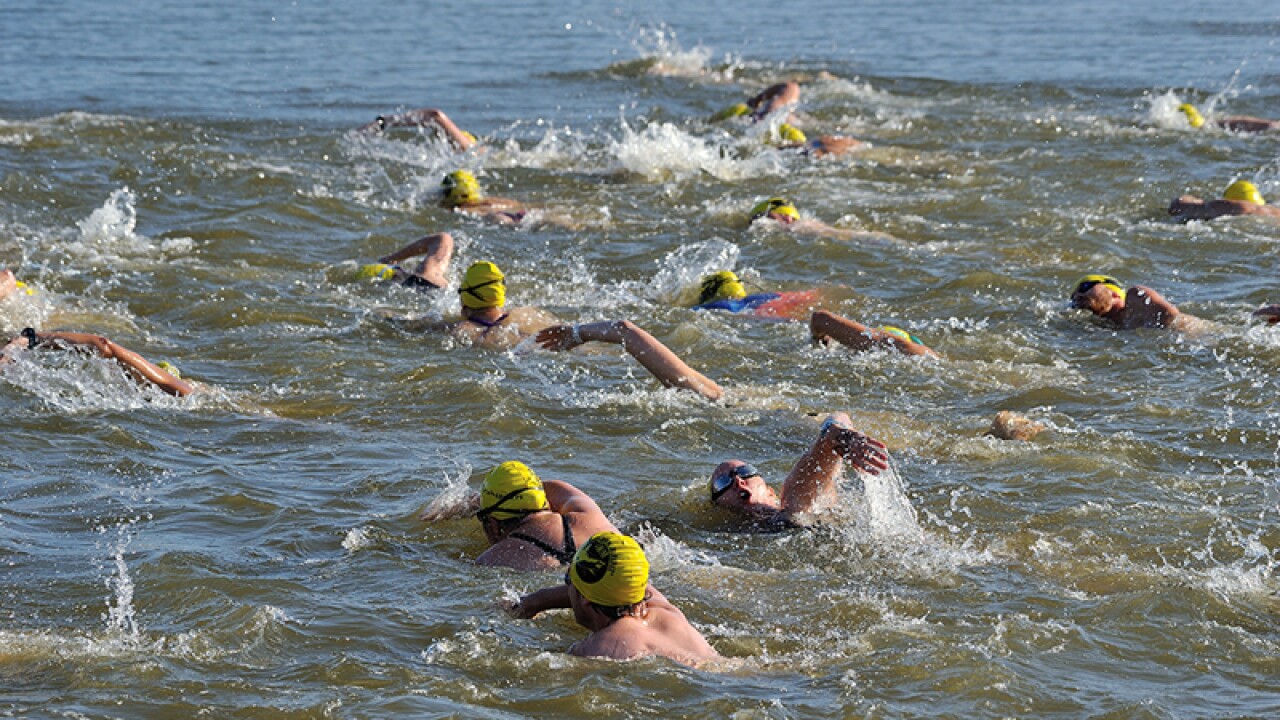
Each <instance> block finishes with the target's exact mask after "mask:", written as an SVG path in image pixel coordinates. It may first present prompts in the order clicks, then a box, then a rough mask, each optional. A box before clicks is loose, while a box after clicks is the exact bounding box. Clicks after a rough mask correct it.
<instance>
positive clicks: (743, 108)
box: [711, 103, 751, 122]
mask: <svg viewBox="0 0 1280 720" xmlns="http://www.w3.org/2000/svg"><path fill="white" fill-rule="evenodd" d="M750 112H751V108H749V107H747V105H746V103H738V104H737V105H730V106H729V107H727V108H725V109H723V110H721V111H720V112H718V113H716V114H715V115H712V116H711V122H720V121H721V120H728V119H729V118H735V117H742V116H743V115H747V114H750Z"/></svg>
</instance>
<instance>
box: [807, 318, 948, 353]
mask: <svg viewBox="0 0 1280 720" xmlns="http://www.w3.org/2000/svg"><path fill="white" fill-rule="evenodd" d="M809 334H810V335H811V336H812V337H813V341H814V342H816V343H821V344H823V345H825V344H827V343H828V342H830V341H831V340H835V341H836V342H838V343H840V344H841V345H844V346H846V347H849V348H852V349H854V350H857V351H859V352H862V351H864V350H871V349H873V348H890V349H892V350H897V351H898V352H900V353H902V354H903V355H913V356H926V357H938V353H936V352H934V351H933V350H932V349H930V348H929V347H928V346H926V345H925V344H924V343H922V342H920V338H918V337H916V336H915V335H912V334H911V333H908V332H907V331H905V330H903V329H901V328H896V327H893V326H890V325H882V326H880V327H878V328H872V327H867V326H866V325H863V324H862V323H860V322H858V321H856V320H850V319H849V318H846V317H841V316H839V315H836V314H835V313H832V312H828V311H826V310H818V311H817V312H815V313H813V315H812V316H811V317H810V318H809Z"/></svg>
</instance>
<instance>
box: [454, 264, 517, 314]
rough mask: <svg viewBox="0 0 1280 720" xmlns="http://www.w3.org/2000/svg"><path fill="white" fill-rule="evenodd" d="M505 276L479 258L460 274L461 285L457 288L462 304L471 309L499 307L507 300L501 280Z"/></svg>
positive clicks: (504, 285) (505, 287) (496, 267)
mask: <svg viewBox="0 0 1280 720" xmlns="http://www.w3.org/2000/svg"><path fill="white" fill-rule="evenodd" d="M505 279H506V276H505V275H503V274H502V271H501V270H499V269H498V266H497V265H494V264H493V263H491V262H488V261H487V260H481V261H480V262H478V263H474V264H472V266H471V267H469V268H467V272H466V274H465V275H463V276H462V287H460V288H458V295H460V296H461V299H462V304H463V305H465V306H467V307H469V308H471V309H473V310H483V309H485V308H491V307H501V306H503V305H505V304H506V302H507V286H506V284H505V283H504V282H503V281H504V280H505Z"/></svg>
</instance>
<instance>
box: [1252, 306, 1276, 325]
mask: <svg viewBox="0 0 1280 720" xmlns="http://www.w3.org/2000/svg"><path fill="white" fill-rule="evenodd" d="M1253 316H1254V317H1256V318H1262V319H1263V320H1266V321H1267V322H1269V323H1278V322H1280V305H1268V306H1266V307H1262V308H1258V309H1257V310H1254V311H1253Z"/></svg>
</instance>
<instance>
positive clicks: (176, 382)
mask: <svg viewBox="0 0 1280 720" xmlns="http://www.w3.org/2000/svg"><path fill="white" fill-rule="evenodd" d="M58 343H66V344H68V345H76V346H80V347H87V348H89V349H90V350H93V351H94V352H96V353H97V354H98V355H99V356H100V357H103V358H106V359H108V360H115V361H116V362H118V363H120V364H121V365H123V366H124V367H125V368H127V369H129V370H131V371H133V373H134V375H135V376H137V377H138V378H140V379H142V380H144V381H146V382H149V383H151V384H152V385H155V386H156V387H158V388H160V389H161V390H163V391H165V392H167V393H169V394H170V395H179V396H184V397H185V396H187V395H190V394H191V393H192V392H194V391H195V388H194V387H192V386H191V384H190V383H188V382H186V381H184V380H181V379H179V378H176V377H174V376H172V375H170V374H169V373H167V372H165V371H164V370H161V369H160V368H158V367H156V366H155V365H154V364H152V362H151V361H150V360H147V359H146V358H144V357H142V356H141V355H139V354H138V353H136V352H134V351H132V350H130V349H128V348H126V347H124V346H123V345H120V344H118V343H116V342H114V341H112V340H109V339H107V338H105V337H102V336H101V335H92V334H90V333H78V332H59V331H55V332H47V333H36V334H35V336H34V339H33V342H32V347H42V346H43V347H57V345H58Z"/></svg>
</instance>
